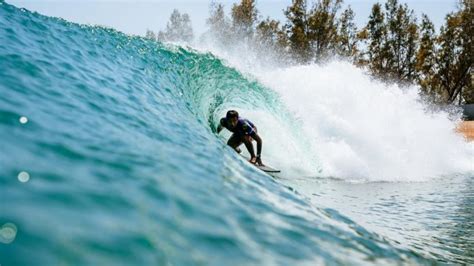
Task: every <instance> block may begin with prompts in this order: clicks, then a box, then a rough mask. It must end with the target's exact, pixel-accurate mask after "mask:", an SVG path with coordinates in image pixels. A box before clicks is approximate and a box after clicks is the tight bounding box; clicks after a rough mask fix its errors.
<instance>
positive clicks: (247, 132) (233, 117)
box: [217, 110, 263, 166]
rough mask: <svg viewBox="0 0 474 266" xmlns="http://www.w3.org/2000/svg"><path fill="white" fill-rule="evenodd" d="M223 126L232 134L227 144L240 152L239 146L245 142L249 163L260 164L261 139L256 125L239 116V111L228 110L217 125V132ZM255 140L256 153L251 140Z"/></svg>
mask: <svg viewBox="0 0 474 266" xmlns="http://www.w3.org/2000/svg"><path fill="white" fill-rule="evenodd" d="M223 128H227V129H228V130H229V131H231V132H232V133H233V134H232V136H231V137H230V138H229V140H228V141H227V145H229V146H231V147H232V148H233V149H234V150H235V151H236V152H238V153H241V152H242V151H241V150H240V148H239V146H240V145H242V143H244V144H245V147H247V150H248V151H249V153H250V161H249V162H250V163H252V164H256V165H261V166H263V163H262V157H261V154H262V139H261V138H260V136H259V135H258V134H257V127H256V126H255V125H254V124H253V123H252V122H250V121H249V120H247V119H244V118H239V113H237V111H235V110H229V111H228V112H227V114H226V116H225V117H223V118H222V119H221V121H220V123H219V126H218V127H217V133H218V134H219V132H221V130H222V129H223ZM253 140H255V141H257V155H256V156H255V152H254V149H253V144H252V141H253Z"/></svg>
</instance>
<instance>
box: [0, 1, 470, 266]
mask: <svg viewBox="0 0 474 266" xmlns="http://www.w3.org/2000/svg"><path fill="white" fill-rule="evenodd" d="M240 63H241V62H240ZM240 63H239V60H237V59H236V58H235V57H232V56H225V55H223V54H222V53H221V52H220V51H217V50H216V51H214V52H212V51H211V52H209V51H208V52H205V51H203V50H195V49H192V48H186V47H180V46H174V45H163V44H160V43H156V42H152V41H149V40H145V39H143V38H140V37H133V36H127V35H125V34H122V33H120V32H117V31H114V30H111V29H106V28H101V27H94V26H84V25H78V24H74V23H70V22H67V21H64V20H60V19H57V18H49V17H45V16H42V15H40V14H37V13H32V12H30V11H27V10H23V9H18V8H16V7H14V6H12V5H9V4H7V3H5V2H1V1H0V264H1V265H32V264H35V265H140V264H146V265H322V264H327V265H334V264H345V265H349V264H350V265H370V264H375V265H380V264H383V265H391V264H392V265H399V264H420V265H432V264H437V263H440V264H443V263H450V264H452V263H454V264H473V263H474V219H473V217H474V207H473V206H474V186H473V185H474V184H473V182H474V181H473V176H474V159H473V158H474V152H473V146H472V144H468V143H467V142H465V141H464V139H463V138H462V137H461V136H459V135H457V134H456V133H455V132H454V128H455V125H456V121H455V120H456V119H455V118H453V117H452V115H451V116H450V115H449V114H447V113H445V112H434V111H430V110H429V107H428V106H426V105H425V104H423V102H422V101H421V99H419V97H418V96H417V93H416V89H409V90H404V89H400V88H398V87H396V86H394V85H393V86H389V85H384V84H380V83H377V82H375V81H373V80H370V78H368V77H367V75H365V74H364V73H363V72H362V71H361V70H358V69H355V68H354V67H352V66H350V64H347V63H343V62H334V63H330V64H329V65H327V66H313V65H311V66H299V67H289V68H269V69H267V68H259V69H252V68H251V67H249V66H248V65H246V64H240ZM368 99H369V100H368ZM229 108H236V109H238V110H239V111H240V113H241V114H242V115H243V116H245V117H247V118H249V119H250V120H252V121H254V122H255V123H256V124H257V126H258V128H259V132H260V133H261V135H262V138H263V140H264V153H263V156H264V157H263V158H264V160H265V162H267V163H268V164H269V165H272V166H275V167H278V168H281V170H282V173H281V174H280V175H278V176H275V177H271V176H268V175H266V174H264V173H263V172H261V171H259V170H258V169H256V168H254V167H253V166H251V165H250V164H248V163H247V162H245V161H244V160H243V159H241V158H240V156H238V155H237V154H235V153H234V152H233V151H232V150H231V149H230V148H228V147H227V146H226V145H225V141H226V137H227V136H228V134H227V133H224V134H221V135H217V134H216V133H215V126H216V124H217V121H218V120H219V118H220V117H221V116H222V115H223V114H225V112H226V111H227V110H228V109H229Z"/></svg>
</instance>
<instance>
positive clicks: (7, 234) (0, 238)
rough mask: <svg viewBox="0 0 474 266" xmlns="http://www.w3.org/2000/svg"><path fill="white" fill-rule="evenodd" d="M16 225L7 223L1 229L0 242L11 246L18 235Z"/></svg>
mask: <svg viewBox="0 0 474 266" xmlns="http://www.w3.org/2000/svg"><path fill="white" fill-rule="evenodd" d="M17 231H18V230H17V228H16V225H14V224H12V223H6V224H4V225H3V226H2V227H1V228H0V242H1V243H5V244H10V243H11V242H13V240H15V237H16V233H17Z"/></svg>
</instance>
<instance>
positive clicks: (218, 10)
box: [206, 2, 231, 44]
mask: <svg viewBox="0 0 474 266" xmlns="http://www.w3.org/2000/svg"><path fill="white" fill-rule="evenodd" d="M209 13H210V15H209V18H208V19H207V20H206V23H207V25H208V26H209V28H210V29H209V30H210V33H211V34H212V35H213V36H214V37H215V38H216V39H217V40H218V41H219V42H220V43H222V44H224V43H227V42H228V41H229V39H230V37H231V33H230V22H229V19H228V18H227V17H226V15H225V12H224V6H223V5H222V4H220V3H216V2H211V5H210V12H209Z"/></svg>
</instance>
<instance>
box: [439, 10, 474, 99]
mask: <svg viewBox="0 0 474 266" xmlns="http://www.w3.org/2000/svg"><path fill="white" fill-rule="evenodd" d="M460 4H461V10H459V11H458V12H455V13H452V14H449V15H447V16H446V24H445V25H444V26H443V27H442V28H441V33H440V36H439V38H438V41H437V43H438V45H439V46H440V49H439V52H438V56H437V58H436V64H437V73H436V74H435V75H434V78H433V79H434V82H433V83H432V86H433V87H434V88H436V90H437V91H438V92H439V94H440V99H441V101H443V102H446V103H455V102H456V101H457V103H463V102H465V103H472V102H473V94H474V92H473V90H474V88H473V84H472V76H473V74H472V65H473V53H472V52H473V41H472V38H473V36H474V35H473V33H474V32H473V18H474V16H473V6H472V5H473V4H472V3H471V2H470V1H462V2H461V3H460Z"/></svg>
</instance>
